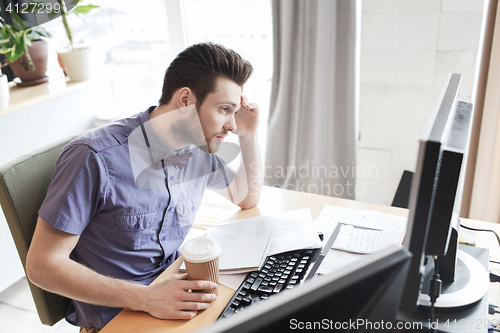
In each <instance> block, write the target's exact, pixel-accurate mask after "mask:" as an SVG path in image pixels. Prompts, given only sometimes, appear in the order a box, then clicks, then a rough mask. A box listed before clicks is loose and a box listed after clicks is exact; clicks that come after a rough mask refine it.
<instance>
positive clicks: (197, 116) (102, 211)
mask: <svg viewBox="0 0 500 333" xmlns="http://www.w3.org/2000/svg"><path fill="white" fill-rule="evenodd" d="M252 70H253V69H252V67H251V65H250V64H249V63H248V62H247V61H245V60H243V59H241V57H240V56H239V55H238V54H237V53H235V52H234V51H232V50H228V49H226V48H224V47H222V46H220V45H215V44H210V43H209V44H197V45H193V46H191V47H189V48H187V49H186V50H184V51H183V52H181V53H180V54H179V55H178V56H177V57H176V59H174V60H173V61H172V63H171V64H170V66H169V68H168V69H167V71H166V73H165V79H164V86H163V91H162V97H161V99H160V103H159V105H158V106H157V107H151V108H149V109H148V110H147V111H145V112H142V113H140V114H138V115H136V116H133V117H131V118H127V119H123V120H119V121H117V122H114V123H112V124H110V125H107V126H104V127H101V128H98V129H95V130H93V131H90V132H88V133H86V134H84V135H83V136H81V137H79V138H77V139H75V140H73V141H72V142H71V143H69V144H68V145H67V146H66V147H65V148H64V150H63V152H62V153H61V155H60V156H59V159H58V161H57V165H56V170H55V173H54V176H53V178H52V183H51V185H50V187H49V189H48V192H47V197H46V199H45V201H44V203H43V205H42V207H41V208H40V211H39V219H38V223H37V227H36V230H35V233H34V236H33V240H32V243H31V247H30V250H29V253H28V258H27V263H26V267H27V273H28V278H29V279H30V280H31V281H32V282H33V283H34V284H36V285H38V286H40V287H41V288H43V289H46V290H48V291H51V292H54V293H58V294H61V295H64V296H66V297H68V298H70V299H71V302H70V305H69V307H68V310H67V313H66V319H67V320H68V322H70V323H72V324H74V325H77V326H80V327H82V332H83V331H84V330H85V329H83V328H85V327H87V328H89V327H90V328H92V329H94V328H96V329H97V330H98V329H99V328H102V327H103V326H104V325H105V324H106V323H108V322H109V321H110V320H111V319H112V318H113V317H114V316H115V315H116V314H117V313H118V312H119V311H120V310H121V308H130V309H133V310H139V311H145V312H148V313H149V314H151V315H152V316H155V317H157V318H162V319H190V318H192V317H194V316H195V315H196V313H197V311H198V310H203V309H206V308H208V306H209V305H210V303H211V302H213V301H214V300H215V299H216V296H215V295H213V294H205V293H192V292H191V290H200V289H214V288H215V287H216V285H215V284H214V283H212V282H209V281H188V280H187V279H186V275H185V274H184V275H176V276H174V277H172V278H171V279H169V280H167V281H165V282H162V283H159V284H156V285H154V286H149V283H150V282H151V281H153V280H154V279H155V278H156V277H157V276H158V275H159V274H160V273H161V272H162V271H163V270H164V269H165V268H166V267H168V266H169V265H170V264H171V263H172V262H173V261H174V260H175V259H176V258H177V257H178V256H179V252H178V247H179V246H180V245H181V243H182V241H183V239H184V238H185V236H186V234H187V233H188V231H189V229H190V227H191V225H192V223H193V221H194V217H195V214H196V211H197V209H198V208H199V205H200V201H201V197H202V195H203V192H204V190H205V189H206V188H213V189H219V191H222V192H221V193H222V194H223V195H225V196H226V197H229V198H230V199H231V200H233V201H234V202H235V203H236V204H238V205H239V206H240V207H241V208H244V209H245V208H251V207H254V206H255V205H256V204H257V203H258V200H259V197H260V190H261V166H260V165H261V162H260V153H259V149H258V143H257V126H258V118H259V111H258V107H257V105H256V104H251V103H248V102H247V100H246V98H245V97H244V96H243V94H242V93H243V85H244V83H245V82H246V81H247V79H248V78H249V76H250V75H251V73H252ZM230 132H233V133H235V134H237V135H238V138H239V142H240V147H241V155H242V163H241V165H240V168H239V169H238V171H237V172H236V173H233V172H232V171H231V170H230V169H229V168H227V167H226V166H225V165H224V163H223V162H222V160H221V159H220V158H219V157H217V156H215V155H214V154H213V153H215V152H216V151H217V150H218V149H219V147H220V145H221V143H222V142H223V140H224V138H225V136H226V135H227V134H228V133H230ZM250 165H252V167H250ZM228 184H229V186H227V185H228Z"/></svg>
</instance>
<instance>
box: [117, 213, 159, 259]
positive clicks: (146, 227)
mask: <svg viewBox="0 0 500 333" xmlns="http://www.w3.org/2000/svg"><path fill="white" fill-rule="evenodd" d="M154 218H155V211H149V212H143V213H127V214H116V218H115V225H114V228H113V232H112V233H111V236H110V241H111V242H113V243H115V244H116V245H119V246H121V247H123V248H126V249H129V250H139V249H141V246H142V243H143V242H144V240H145V239H146V238H147V236H148V235H149V234H150V233H151V226H152V224H153V220H154Z"/></svg>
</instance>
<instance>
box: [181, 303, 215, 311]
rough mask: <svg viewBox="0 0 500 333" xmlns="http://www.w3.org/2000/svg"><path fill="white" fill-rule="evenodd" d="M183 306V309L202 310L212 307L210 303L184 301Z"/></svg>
mask: <svg viewBox="0 0 500 333" xmlns="http://www.w3.org/2000/svg"><path fill="white" fill-rule="evenodd" d="M181 307H182V310H189V311H202V310H206V309H208V308H209V307H210V303H198V302H184V303H183V304H182V305H181Z"/></svg>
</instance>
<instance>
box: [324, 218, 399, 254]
mask: <svg viewBox="0 0 500 333" xmlns="http://www.w3.org/2000/svg"><path fill="white" fill-rule="evenodd" d="M402 238H403V234H402V233H401V232H400V231H398V230H376V229H368V228H360V227H356V226H353V225H349V224H342V225H341V228H340V231H339V235H338V236H337V239H336V240H335V242H334V243H333V245H332V249H336V250H341V251H346V252H351V253H358V254H367V253H373V252H376V251H379V250H382V249H384V248H386V247H388V246H391V245H399V244H401V241H402Z"/></svg>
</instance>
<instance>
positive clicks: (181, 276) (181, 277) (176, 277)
mask: <svg viewBox="0 0 500 333" xmlns="http://www.w3.org/2000/svg"><path fill="white" fill-rule="evenodd" d="M187 276H188V275H187V273H184V274H176V275H172V277H171V278H170V279H171V280H187Z"/></svg>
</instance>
